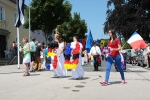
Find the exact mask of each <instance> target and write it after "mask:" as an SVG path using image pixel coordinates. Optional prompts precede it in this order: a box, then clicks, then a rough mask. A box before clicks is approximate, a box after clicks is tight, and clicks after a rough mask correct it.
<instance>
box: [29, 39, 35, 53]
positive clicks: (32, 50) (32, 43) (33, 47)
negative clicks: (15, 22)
mask: <svg viewBox="0 0 150 100" xmlns="http://www.w3.org/2000/svg"><path fill="white" fill-rule="evenodd" d="M30 51H31V52H35V51H36V45H35V43H34V42H33V41H31V42H30Z"/></svg>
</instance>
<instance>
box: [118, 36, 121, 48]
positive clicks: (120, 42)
mask: <svg viewBox="0 0 150 100" xmlns="http://www.w3.org/2000/svg"><path fill="white" fill-rule="evenodd" d="M118 39H119V41H120V44H121V46H122V41H121V36H119V37H118Z"/></svg>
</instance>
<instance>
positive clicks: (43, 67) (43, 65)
mask: <svg viewBox="0 0 150 100" xmlns="http://www.w3.org/2000/svg"><path fill="white" fill-rule="evenodd" d="M44 50H45V46H44V45H42V47H41V56H40V58H41V62H42V69H43V70H45V69H46V65H45V64H46V56H45V54H44Z"/></svg>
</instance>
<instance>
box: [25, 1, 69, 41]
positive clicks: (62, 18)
mask: <svg viewBox="0 0 150 100" xmlns="http://www.w3.org/2000/svg"><path fill="white" fill-rule="evenodd" d="M30 9H31V30H32V31H34V30H42V31H43V32H44V33H45V34H44V35H45V39H46V40H47V38H48V37H49V35H50V34H52V31H53V30H54V29H55V28H56V27H57V25H60V24H62V23H64V22H68V21H69V20H70V18H71V9H72V6H71V4H70V3H69V2H68V1H66V0H32V2H31V8H30ZM27 15H28V10H27ZM28 23H29V21H28V20H27V21H26V23H25V25H24V26H25V27H26V28H28V27H29V26H28V25H29V24H28Z"/></svg>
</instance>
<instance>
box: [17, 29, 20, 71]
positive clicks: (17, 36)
mask: <svg viewBox="0 0 150 100" xmlns="http://www.w3.org/2000/svg"><path fill="white" fill-rule="evenodd" d="M17 44H18V69H20V52H19V27H17Z"/></svg>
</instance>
